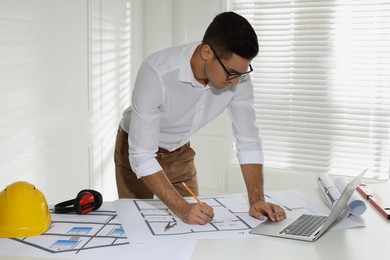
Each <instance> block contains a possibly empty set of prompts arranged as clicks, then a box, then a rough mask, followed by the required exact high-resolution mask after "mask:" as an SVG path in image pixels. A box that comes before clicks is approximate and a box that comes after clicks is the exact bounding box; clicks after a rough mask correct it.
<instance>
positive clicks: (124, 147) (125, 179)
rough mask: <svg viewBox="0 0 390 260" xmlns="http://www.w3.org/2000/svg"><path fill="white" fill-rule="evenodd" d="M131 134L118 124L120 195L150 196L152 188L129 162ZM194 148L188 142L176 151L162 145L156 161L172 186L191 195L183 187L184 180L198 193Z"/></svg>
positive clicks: (118, 187) (117, 183)
mask: <svg viewBox="0 0 390 260" xmlns="http://www.w3.org/2000/svg"><path fill="white" fill-rule="evenodd" d="M127 138H128V134H127V133H126V132H125V131H123V130H122V129H121V128H119V130H118V133H117V136H116V143H115V152H114V161H115V175H116V185H117V189H118V196H119V198H139V199H151V198H153V196H154V194H153V192H152V191H151V190H150V189H149V188H148V187H147V186H146V184H145V183H144V181H143V180H142V178H141V179H138V178H137V176H136V174H135V173H134V172H133V170H132V169H131V166H130V162H129V151H128V150H129V145H128V142H127ZM194 157H195V152H194V150H193V149H192V148H191V147H190V145H189V143H188V144H185V145H183V146H182V147H180V148H178V149H177V150H175V151H172V152H169V151H167V150H165V149H162V148H159V150H158V152H157V157H156V159H157V161H158V162H159V163H160V165H161V167H162V168H163V171H164V172H165V174H166V175H167V177H168V179H169V180H170V181H171V183H172V185H173V187H174V188H175V189H176V190H177V191H178V192H179V193H180V194H181V195H182V196H185V197H187V196H190V194H189V193H188V191H187V190H186V189H185V188H184V187H183V185H182V182H185V183H186V184H187V186H188V187H189V188H190V189H191V190H192V191H193V192H194V193H195V194H196V195H198V194H199V192H198V180H197V177H196V169H195V164H194Z"/></svg>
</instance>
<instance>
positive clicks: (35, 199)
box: [0, 181, 51, 238]
mask: <svg viewBox="0 0 390 260" xmlns="http://www.w3.org/2000/svg"><path fill="white" fill-rule="evenodd" d="M50 224H51V215H50V211H49V208H48V206H47V202H46V198H45V196H44V195H43V193H42V192H41V191H40V190H38V189H36V188H35V186H34V185H32V184H30V183H28V182H23V181H18V182H14V183H12V184H10V185H8V186H7V187H6V188H5V189H4V190H3V191H2V192H0V237H4V238H23V237H30V236H38V235H40V234H42V233H44V232H46V231H47V230H48V229H49V227H50Z"/></svg>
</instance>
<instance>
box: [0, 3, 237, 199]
mask: <svg viewBox="0 0 390 260" xmlns="http://www.w3.org/2000/svg"><path fill="white" fill-rule="evenodd" d="M225 8H226V7H225V1H224V0H217V1H208V0H0V20H1V22H0V35H1V41H0V93H1V94H0V104H1V105H0V140H1V141H0V176H1V177H0V189H3V188H4V187H5V186H6V185H7V184H10V183H12V182H14V181H17V180H24V181H29V182H31V183H33V184H35V185H36V186H37V187H38V188H39V189H40V190H42V191H43V192H44V194H45V195H46V197H47V200H48V202H49V203H51V204H54V203H58V202H60V201H63V200H67V199H71V198H74V197H76V195H77V193H78V192H79V191H80V190H82V189H85V188H93V189H96V190H98V191H100V192H102V193H103V196H104V199H105V200H113V199H116V196H117V195H116V186H115V178H114V165H113V145H114V142H115V134H116V129H117V126H118V122H119V120H120V117H121V113H122V111H123V109H125V108H126V107H127V106H128V105H129V103H130V93H131V89H130V88H131V86H132V82H133V81H134V78H135V77H134V75H135V73H136V71H137V69H138V66H139V64H140V63H141V62H142V60H143V59H144V58H145V57H146V56H148V55H149V54H151V53H152V52H154V51H157V50H160V49H162V48H166V47H170V46H173V45H178V44H183V43H187V42H192V41H200V40H201V38H202V36H203V33H204V31H205V29H206V27H207V26H208V24H209V23H210V22H211V20H212V19H213V17H214V16H215V15H216V14H217V13H219V12H221V11H223V10H225ZM131 64H132V65H131ZM192 145H193V146H194V147H195V149H196V150H197V154H198V155H197V157H196V163H197V168H198V173H199V179H200V188H201V192H202V194H207V193H221V192H226V191H228V190H229V189H230V186H231V184H229V183H230V182H229V181H230V179H231V178H230V177H229V174H230V173H229V169H230V157H231V134H230V121H229V119H228V118H227V116H226V115H222V116H221V117H219V118H218V119H216V120H215V122H213V123H212V124H211V125H210V126H209V127H206V128H205V129H203V130H202V131H201V132H200V133H199V134H197V135H196V136H195V137H194V138H193V140H192ZM234 171H235V170H234ZM234 178H241V177H240V174H234ZM234 180H235V179H234ZM240 183H241V180H240ZM240 185H241V184H240ZM233 186H234V187H237V186H235V185H233Z"/></svg>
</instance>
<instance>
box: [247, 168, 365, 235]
mask: <svg viewBox="0 0 390 260" xmlns="http://www.w3.org/2000/svg"><path fill="white" fill-rule="evenodd" d="M366 170H367V169H366ZM366 170H364V171H363V172H362V173H361V174H359V175H358V176H357V177H356V178H355V179H353V180H352V181H351V182H350V183H348V185H347V186H346V187H345V189H344V190H343V192H342V193H341V195H340V198H339V200H338V201H337V203H336V205H335V206H334V207H333V208H332V210H331V212H330V213H329V215H328V216H325V215H319V214H305V213H302V212H297V211H286V214H287V218H286V219H285V220H283V221H279V222H272V221H270V220H267V221H265V222H263V223H261V224H260V225H258V226H257V227H255V228H254V229H252V230H251V231H250V233H251V234H257V235H265V236H273V237H281V238H289V239H295V240H302V241H311V242H313V241H316V240H317V239H318V238H320V237H321V236H322V235H323V234H324V233H325V232H326V231H327V230H328V229H329V227H331V226H332V225H333V224H334V223H335V222H336V220H338V219H339V217H340V215H341V214H342V212H343V211H344V209H346V207H347V204H348V201H349V199H350V198H351V196H352V194H353V192H354V191H355V189H356V187H357V186H358V185H359V183H360V181H361V180H362V178H363V175H364V173H365V172H366Z"/></svg>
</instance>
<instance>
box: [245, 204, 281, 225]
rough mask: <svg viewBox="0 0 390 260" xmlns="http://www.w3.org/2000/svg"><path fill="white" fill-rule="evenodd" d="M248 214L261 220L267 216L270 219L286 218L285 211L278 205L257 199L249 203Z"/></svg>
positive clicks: (279, 219)
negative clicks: (257, 200)
mask: <svg viewBox="0 0 390 260" xmlns="http://www.w3.org/2000/svg"><path fill="white" fill-rule="evenodd" d="M249 215H251V216H252V217H254V218H257V219H261V220H263V219H264V217H265V216H267V217H268V218H269V219H270V220H271V221H273V222H274V221H281V220H284V219H285V218H286V212H284V210H283V208H282V207H280V206H279V205H276V204H273V203H269V202H264V201H259V202H255V203H253V204H252V205H251V207H250V209H249Z"/></svg>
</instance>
